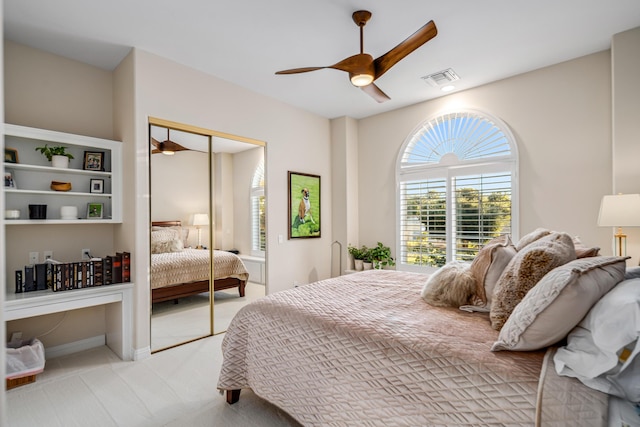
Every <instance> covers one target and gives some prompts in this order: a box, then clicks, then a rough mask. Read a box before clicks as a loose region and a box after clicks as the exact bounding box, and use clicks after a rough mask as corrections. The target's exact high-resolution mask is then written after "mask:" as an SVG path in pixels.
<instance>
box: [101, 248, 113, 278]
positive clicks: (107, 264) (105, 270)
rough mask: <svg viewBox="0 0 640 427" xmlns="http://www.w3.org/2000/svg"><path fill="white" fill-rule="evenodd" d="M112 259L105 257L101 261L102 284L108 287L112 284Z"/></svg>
mask: <svg viewBox="0 0 640 427" xmlns="http://www.w3.org/2000/svg"><path fill="white" fill-rule="evenodd" d="M111 264H112V259H111V256H110V255H107V256H106V257H104V258H103V259H102V284H103V285H110V284H112V283H113V281H112V280H113V271H112V269H111Z"/></svg>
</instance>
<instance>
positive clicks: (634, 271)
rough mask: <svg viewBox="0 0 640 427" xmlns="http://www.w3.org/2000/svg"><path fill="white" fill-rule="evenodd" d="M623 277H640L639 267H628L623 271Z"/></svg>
mask: <svg viewBox="0 0 640 427" xmlns="http://www.w3.org/2000/svg"><path fill="white" fill-rule="evenodd" d="M624 279H625V280H627V279H640V267H629V268H627V271H625V273H624Z"/></svg>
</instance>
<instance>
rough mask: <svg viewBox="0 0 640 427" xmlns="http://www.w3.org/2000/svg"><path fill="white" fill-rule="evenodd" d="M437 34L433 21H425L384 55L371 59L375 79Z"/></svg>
mask: <svg viewBox="0 0 640 427" xmlns="http://www.w3.org/2000/svg"><path fill="white" fill-rule="evenodd" d="M437 34H438V29H437V28H436V24H435V23H434V22H433V21H429V22H427V23H426V24H425V25H424V26H423V27H422V28H420V29H419V30H418V31H416V32H415V33H413V34H412V35H411V36H409V37H408V38H407V39H405V40H404V41H403V42H401V43H400V44H399V45H397V46H396V47H394V48H393V49H391V50H390V51H389V52H387V53H385V54H384V55H382V56H380V57H378V58H376V60H375V61H373V63H374V65H375V68H376V77H375V78H376V79H377V78H379V77H380V76H382V75H383V74H384V73H386V72H387V71H389V69H390V68H391V67H393V66H394V65H395V64H397V63H398V62H399V61H400V60H401V59H403V58H404V57H405V56H407V55H409V54H410V53H411V52H413V51H414V50H416V49H417V48H419V47H420V46H422V45H423V44H425V43H426V42H428V41H429V40H431V39H432V38H434V37H435V36H436V35H437Z"/></svg>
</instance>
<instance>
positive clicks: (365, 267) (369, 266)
mask: <svg viewBox="0 0 640 427" xmlns="http://www.w3.org/2000/svg"><path fill="white" fill-rule="evenodd" d="M362 266H363V267H364V269H365V270H371V269H372V268H373V263H371V262H364V263H362Z"/></svg>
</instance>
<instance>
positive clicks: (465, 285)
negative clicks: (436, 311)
mask: <svg viewBox="0 0 640 427" xmlns="http://www.w3.org/2000/svg"><path fill="white" fill-rule="evenodd" d="M469 266H470V264H469V263H468V262H463V261H451V262H448V263H447V264H445V265H443V266H442V267H440V268H439V269H438V271H436V272H435V273H433V274H432V275H431V276H429V279H427V281H426V283H425V284H424V287H423V288H422V293H421V296H422V298H424V300H425V301H426V302H428V303H429V304H431V305H435V306H436V307H459V306H461V305H465V304H469V303H470V302H473V301H474V300H475V299H476V279H475V277H474V276H473V274H471V271H470V270H469Z"/></svg>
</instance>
